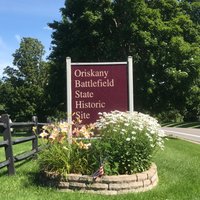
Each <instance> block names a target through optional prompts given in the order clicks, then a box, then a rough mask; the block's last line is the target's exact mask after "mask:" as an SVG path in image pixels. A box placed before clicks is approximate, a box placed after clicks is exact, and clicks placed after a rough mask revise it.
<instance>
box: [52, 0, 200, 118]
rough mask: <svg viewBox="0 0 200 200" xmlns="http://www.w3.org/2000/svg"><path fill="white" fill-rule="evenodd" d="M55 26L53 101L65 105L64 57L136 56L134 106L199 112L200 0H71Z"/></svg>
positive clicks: (175, 113)
mask: <svg viewBox="0 0 200 200" xmlns="http://www.w3.org/2000/svg"><path fill="white" fill-rule="evenodd" d="M61 14H62V20H61V21H54V22H53V23H50V24H49V26H50V27H51V28H52V29H53V34H52V53H51V54H50V60H52V61H53V62H54V65H52V68H51V81H50V82H51V84H50V87H51V88H53V90H54V91H55V88H56V91H57V92H56V98H54V95H53V92H52V93H51V94H52V105H53V106H54V107H55V108H58V109H60V110H65V102H66V100H65V96H66V91H65V90H66V89H64V88H65V78H66V77H65V58H66V57H67V56H70V57H71V58H72V61H73V62H83V61H87V62H88V61H94V62H96V61H124V60H126V59H127V57H128V56H129V55H131V56H133V60H134V81H135V84H134V85H135V89H134V90H135V104H136V105H135V107H136V110H139V111H145V112H150V113H151V114H157V115H158V113H159V115H160V117H162V114H163V113H164V115H166V114H167V113H169V116H171V115H172V116H173V117H177V118H178V117H180V118H181V117H182V116H184V117H185V119H195V118H197V117H198V116H199V114H200V23H199V19H200V1H186V0H182V1H178V0H159V1H158V0H137V1H136V0H67V1H65V5H64V7H63V8H62V9H61Z"/></svg>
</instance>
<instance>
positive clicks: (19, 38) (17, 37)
mask: <svg viewBox="0 0 200 200" xmlns="http://www.w3.org/2000/svg"><path fill="white" fill-rule="evenodd" d="M15 39H16V40H17V42H18V43H20V42H21V36H20V35H18V34H16V35H15Z"/></svg>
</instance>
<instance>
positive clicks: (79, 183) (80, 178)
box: [45, 163, 158, 195]
mask: <svg viewBox="0 0 200 200" xmlns="http://www.w3.org/2000/svg"><path fill="white" fill-rule="evenodd" d="M45 179H46V180H45V182H46V183H47V184H48V185H54V186H56V187H58V189H59V190H62V191H75V190H79V191H84V192H91V193H98V194H105V195H115V194H123V193H129V192H144V191H148V190H151V189H152V188H154V187H155V186H156V185H157V183H158V174H157V167H156V165H155V164H154V163H152V165H151V167H150V168H149V169H148V170H147V171H144V172H142V173H136V174H132V175H114V176H102V177H100V178H97V179H96V180H93V178H92V177H91V176H88V175H81V174H68V175H66V176H58V175H56V174H55V173H49V172H46V173H45Z"/></svg>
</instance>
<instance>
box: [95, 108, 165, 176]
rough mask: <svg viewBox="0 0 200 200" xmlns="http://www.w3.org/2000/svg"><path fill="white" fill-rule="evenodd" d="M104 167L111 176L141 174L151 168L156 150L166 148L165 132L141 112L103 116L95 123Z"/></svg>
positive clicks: (115, 113) (116, 112) (113, 112)
mask: <svg viewBox="0 0 200 200" xmlns="http://www.w3.org/2000/svg"><path fill="white" fill-rule="evenodd" d="M95 126H96V127H97V129H98V132H99V134H100V136H101V142H100V143H99V146H100V149H101V151H102V153H101V154H102V157H104V158H105V159H106V161H107V162H106V164H105V166H106V167H107V171H108V172H109V173H111V174H113V173H117V174H132V173H135V172H141V171H144V170H146V169H148V167H149V166H150V164H151V159H152V154H153V152H154V151H155V149H157V147H159V148H161V149H163V148H164V141H163V137H164V132H163V131H162V130H161V127H160V125H159V124H158V122H157V120H156V119H154V118H152V117H150V116H149V115H145V114H142V113H138V112H120V111H112V112H110V113H100V119H99V120H98V121H97V122H96V123H95Z"/></svg>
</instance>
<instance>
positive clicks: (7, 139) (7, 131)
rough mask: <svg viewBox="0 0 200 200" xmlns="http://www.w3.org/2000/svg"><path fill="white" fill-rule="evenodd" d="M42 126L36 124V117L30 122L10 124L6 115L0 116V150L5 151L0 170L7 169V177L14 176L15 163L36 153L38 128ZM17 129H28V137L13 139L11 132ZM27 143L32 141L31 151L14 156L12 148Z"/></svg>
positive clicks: (37, 149)
mask: <svg viewBox="0 0 200 200" xmlns="http://www.w3.org/2000/svg"><path fill="white" fill-rule="evenodd" d="M42 125H44V123H38V120H37V117H35V116H34V117H33V118H32V122H12V121H11V120H10V118H9V115H8V114H3V115H1V116H0V127H1V129H3V141H0V148H4V150H5V160H4V161H3V162H0V169H1V168H3V167H7V169H8V175H14V174H15V162H18V161H22V160H25V159H27V158H30V157H32V156H34V155H36V154H37V153H38V151H39V145H38V133H39V127H40V126H42ZM33 127H35V131H33V130H32V128H33ZM19 128H20V129H27V128H29V130H30V133H29V136H27V137H23V138H17V139H13V137H12V133H11V130H12V129H14V130H15V129H19ZM28 141H32V150H30V151H25V152H23V153H21V154H18V155H14V153H13V146H14V145H17V144H20V143H24V142H28Z"/></svg>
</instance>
